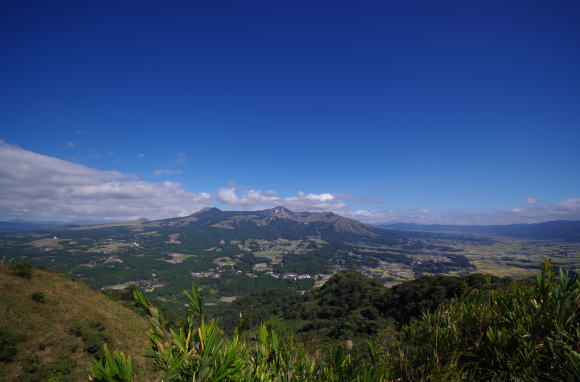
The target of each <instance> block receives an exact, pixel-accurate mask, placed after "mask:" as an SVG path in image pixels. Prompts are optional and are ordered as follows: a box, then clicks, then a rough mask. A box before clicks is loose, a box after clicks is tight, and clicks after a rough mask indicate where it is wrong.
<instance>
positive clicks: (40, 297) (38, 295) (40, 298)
mask: <svg viewBox="0 0 580 382" xmlns="http://www.w3.org/2000/svg"><path fill="white" fill-rule="evenodd" d="M30 298H31V299H32V301H34V302H38V303H41V304H44V303H45V302H46V297H45V296H44V293H42V292H34V293H33V294H31V295H30Z"/></svg>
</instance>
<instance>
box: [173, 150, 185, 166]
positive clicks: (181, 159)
mask: <svg viewBox="0 0 580 382" xmlns="http://www.w3.org/2000/svg"><path fill="white" fill-rule="evenodd" d="M185 162H187V155H186V154H185V153H181V152H179V153H177V154H175V159H174V160H173V163H175V164H176V165H181V164H185Z"/></svg>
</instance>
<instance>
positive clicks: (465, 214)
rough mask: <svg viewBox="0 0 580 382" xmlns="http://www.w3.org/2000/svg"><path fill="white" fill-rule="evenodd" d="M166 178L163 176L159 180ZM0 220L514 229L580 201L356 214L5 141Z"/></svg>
mask: <svg viewBox="0 0 580 382" xmlns="http://www.w3.org/2000/svg"><path fill="white" fill-rule="evenodd" d="M159 175H161V174H159ZM0 189H1V191H0V219H2V220H6V219H14V218H19V219H30V220H61V221H66V220H76V219H92V220H126V219H132V218H136V217H147V218H150V219H157V218H167V217H173V216H184V215H188V214H191V213H193V212H195V211H197V210H199V209H201V208H203V207H207V206H214V205H220V206H225V207H227V208H231V209H247V210H254V209H262V208H268V207H272V206H276V205H283V206H285V207H287V208H289V209H291V210H295V211H333V212H337V213H339V214H342V215H346V216H350V217H353V218H356V219H359V220H361V221H364V222H368V223H382V222H416V223H444V224H509V223H534V222H540V221H547V220H557V219H562V220H577V219H580V198H569V199H566V200H563V201H561V202H558V203H555V204H552V205H539V204H530V203H527V204H528V207H526V208H513V209H510V210H494V211H481V210H476V211H455V212H453V211H452V212H448V213H445V214H433V213H432V212H431V211H429V210H426V209H419V208H418V209H412V210H405V211H397V210H384V209H383V210H380V209H378V210H364V209H362V210H361V209H355V208H354V205H353V203H356V199H353V198H349V197H345V196H339V195H337V194H333V193H330V192H325V193H320V194H314V193H305V192H302V191H300V192H298V193H297V194H296V195H294V196H278V194H277V192H276V191H274V190H266V191H262V190H256V189H251V188H250V189H245V188H243V187H236V186H230V187H223V188H219V189H218V190H216V191H215V192H190V191H188V190H186V189H185V188H184V187H183V185H182V184H181V183H177V182H170V181H164V182H148V181H143V180H139V179H138V178H137V177H136V176H135V175H132V174H125V173H122V172H119V171H102V170H99V169H95V168H90V167H87V166H83V165H80V164H75V163H72V162H69V161H65V160H61V159H57V158H53V157H48V156H44V155H40V154H37V153H34V152H31V151H27V150H24V149H22V148H20V147H17V146H14V145H10V144H8V143H5V142H3V141H0Z"/></svg>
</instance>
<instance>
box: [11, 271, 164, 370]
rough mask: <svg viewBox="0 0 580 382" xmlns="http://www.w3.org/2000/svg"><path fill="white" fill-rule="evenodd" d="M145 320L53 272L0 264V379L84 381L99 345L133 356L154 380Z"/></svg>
mask: <svg viewBox="0 0 580 382" xmlns="http://www.w3.org/2000/svg"><path fill="white" fill-rule="evenodd" d="M147 327H148V323H147V320H146V319H145V318H143V317H141V316H139V315H138V314H137V313H135V312H134V311H131V310H129V309H128V308H126V307H124V306H122V305H120V304H118V303H116V302H114V301H111V300H110V299H109V298H107V297H106V296H104V295H102V294H100V293H98V292H94V291H92V290H91V289H90V288H89V287H88V286H86V285H85V284H84V283H81V282H77V281H74V280H72V279H70V278H68V277H66V276H64V275H61V274H57V273H55V272H52V271H49V270H44V269H39V268H32V267H26V266H20V267H19V266H15V265H7V264H1V263H0V370H1V372H0V381H48V380H50V381H81V380H86V379H87V376H88V371H87V370H88V369H89V365H90V364H91V362H93V361H94V360H95V358H96V357H99V356H100V355H101V353H102V345H103V344H104V343H108V344H109V346H110V347H114V348H118V349H123V351H125V352H126V353H127V354H129V355H131V357H132V359H133V362H134V364H135V366H136V368H135V370H136V378H137V380H139V381H147V380H153V378H151V377H148V376H147V375H153V373H152V367H153V366H152V365H151V364H149V363H147V362H148V361H146V360H145V359H144V357H143V356H142V354H143V353H144V351H145V350H146V347H147V338H146V336H145V332H146V330H147Z"/></svg>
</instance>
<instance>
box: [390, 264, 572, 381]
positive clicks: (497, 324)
mask: <svg viewBox="0 0 580 382" xmlns="http://www.w3.org/2000/svg"><path fill="white" fill-rule="evenodd" d="M579 304H580V280H579V279H578V277H577V275H573V276H570V275H568V274H567V273H564V272H563V271H562V270H560V272H559V274H558V275H557V276H556V275H555V274H554V272H553V270H552V268H551V266H550V264H549V263H548V262H545V263H544V265H543V268H542V271H541V273H539V274H538V276H537V278H536V281H535V283H534V285H533V286H526V285H525V284H522V283H513V284H512V285H511V287H510V288H507V289H503V290H498V291H489V289H483V290H480V291H475V292H473V293H471V294H467V295H464V296H462V297H460V298H458V300H457V301H455V302H454V303H452V304H447V305H444V306H441V307H439V308H438V309H437V310H436V311H435V312H434V313H426V314H425V315H424V319H423V320H421V321H417V322H414V323H413V324H411V325H410V326H408V327H404V328H403V329H402V338H401V342H400V348H399V349H397V350H396V351H395V352H394V353H395V354H396V356H397V358H398V359H399V361H400V362H399V363H397V364H395V366H396V368H397V374H400V375H401V376H402V377H403V379H405V380H419V379H424V378H427V377H433V376H437V377H438V378H442V379H447V378H449V377H450V376H454V377H457V376H460V377H461V378H467V379H469V378H472V379H478V380H525V381H540V380H570V381H572V380H580V352H579V348H578V347H579V344H580V320H579V319H580V311H579Z"/></svg>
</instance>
